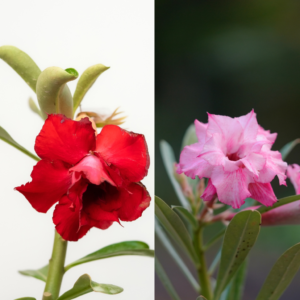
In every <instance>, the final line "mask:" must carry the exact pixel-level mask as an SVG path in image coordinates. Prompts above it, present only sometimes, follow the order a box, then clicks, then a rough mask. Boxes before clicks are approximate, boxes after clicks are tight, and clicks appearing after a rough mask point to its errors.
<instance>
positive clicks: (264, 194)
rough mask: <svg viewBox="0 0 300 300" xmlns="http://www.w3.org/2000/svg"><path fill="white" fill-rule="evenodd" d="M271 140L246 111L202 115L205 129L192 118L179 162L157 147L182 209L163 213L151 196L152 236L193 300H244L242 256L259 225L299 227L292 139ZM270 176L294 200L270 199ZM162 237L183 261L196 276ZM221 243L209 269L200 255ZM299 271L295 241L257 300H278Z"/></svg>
mask: <svg viewBox="0 0 300 300" xmlns="http://www.w3.org/2000/svg"><path fill="white" fill-rule="evenodd" d="M276 137H277V134H276V133H270V131H268V130H265V129H263V128H262V127H261V126H260V125H259V124H258V122H257V118H256V114H255V112H254V111H253V110H252V111H251V112H250V113H248V114H246V115H244V116H241V117H237V118H231V117H227V116H220V115H213V114H208V123H206V124H205V123H201V122H199V121H198V120H195V122H194V124H193V125H191V126H190V127H189V128H188V129H187V131H186V134H185V136H184V138H183V147H182V151H181V154H180V158H179V161H178V162H177V161H176V159H175V155H174V153H173V150H172V148H171V146H170V145H169V144H168V143H167V142H166V141H162V142H161V145H160V146H161V147H160V149H161V154H162V158H163V161H164V164H165V167H166V170H167V173H168V175H169V177H170V179H171V182H172V184H173V187H174V189H175V191H176V193H177V196H178V199H179V200H180V202H181V206H172V207H169V205H167V204H166V203H165V202H164V201H163V200H162V199H160V198H159V197H156V198H155V213H156V217H157V220H156V228H155V229H156V234H157V237H158V238H159V239H160V241H161V243H162V244H163V245H164V247H165V248H166V250H167V251H168V252H169V254H170V255H171V256H172V257H173V259H174V261H175V263H177V265H178V266H179V268H180V269H181V271H182V272H183V274H184V275H185V276H186V278H187V279H188V281H189V282H190V284H191V286H192V287H193V288H194V289H195V291H196V292H197V293H198V295H199V297H198V298H197V299H198V300H200V299H207V300H241V299H243V298H242V297H243V286H244V281H245V277H246V271H247V256H248V254H249V252H250V250H251V248H252V247H253V246H254V245H255V242H256V239H257V236H258V234H259V231H260V227H261V226H276V225H294V224H300V214H299V213H300V202H299V200H300V195H299V193H300V166H298V165H296V164H294V165H291V166H288V165H287V163H286V162H284V159H285V158H286V157H287V155H288V154H289V153H290V151H291V150H292V149H293V148H294V147H295V145H297V144H298V143H299V139H297V140H295V141H292V142H290V143H288V144H287V145H286V146H284V147H283V148H282V149H281V151H275V150H273V149H272V146H273V144H274V142H275V140H276ZM276 176H277V177H278V180H279V184H280V185H286V178H287V177H288V178H289V179H290V181H291V182H292V184H293V185H294V187H295V192H296V195H292V196H290V197H286V198H282V199H277V197H276V195H275V193H274V191H273V188H272V186H271V182H272V181H273V179H274V178H275V177H276ZM172 204H175V203H172ZM237 209H238V211H237ZM215 223H220V225H221V226H222V227H223V229H221V230H220V232H218V233H217V234H216V235H215V236H211V237H210V239H208V240H205V241H204V237H203V232H204V231H205V229H206V228H207V227H208V226H210V225H212V224H215ZM166 233H168V235H167V234H166ZM169 237H171V238H172V239H173V241H174V242H175V243H176V244H177V245H178V246H179V247H181V248H182V249H183V250H184V252H185V253H186V254H187V256H188V257H189V258H190V260H191V261H192V263H193V265H194V267H195V270H196V271H197V278H195V277H194V275H193V274H192V272H191V271H190V270H189V268H188V267H187V266H186V264H185V263H184V261H183V259H182V258H181V256H180V255H179V254H178V253H177V251H176V248H175V247H174V245H173V243H172V242H171V241H170V240H169ZM221 238H223V242H222V245H221V248H220V250H219V252H218V254H217V256H216V257H215V259H214V261H213V263H212V264H211V266H210V267H208V266H207V262H206V258H205V252H206V251H207V250H208V249H210V247H211V246H212V245H214V244H215V243H216V242H217V241H218V240H219V239H221ZM217 267H218V272H216V268H217ZM299 268H300V243H299V244H296V245H294V246H293V247H291V248H290V249H288V250H287V251H286V252H285V253H283V255H282V256H281V257H280V258H279V259H278V261H277V262H276V263H275V265H274V267H273V269H272V270H271V272H270V274H269V275H268V277H267V278H266V280H265V282H264V284H263V285H262V287H261V290H260V292H259V294H258V295H257V298H256V300H267V299H272V300H276V299H280V297H281V295H282V294H283V292H284V291H285V289H286V288H287V287H288V285H289V284H290V282H291V281H292V279H293V277H294V276H295V274H296V272H297V271H298V269H299ZM156 272H157V274H158V276H159V278H160V279H161V281H162V283H163V284H164V285H165V287H166V289H167V291H168V292H169V294H170V296H171V298H172V299H176V300H178V299H180V297H179V295H178V293H177V291H176V288H174V286H173V285H172V283H171V281H170V279H169V278H168V276H167V273H166V272H165V270H164V268H163V266H162V265H161V263H160V262H159V260H158V258H156Z"/></svg>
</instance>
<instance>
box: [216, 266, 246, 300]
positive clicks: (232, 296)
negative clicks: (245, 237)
mask: <svg viewBox="0 0 300 300" xmlns="http://www.w3.org/2000/svg"><path fill="white" fill-rule="evenodd" d="M246 271H247V260H245V261H244V262H243V263H242V265H241V266H240V268H239V269H238V271H237V272H236V274H235V275H234V277H233V278H232V281H231V283H230V284H229V285H228V286H227V288H226V290H225V292H226V293H225V292H224V293H223V294H225V297H224V300H241V299H242V295H243V290H244V284H245V277H246ZM222 296H223V295H222ZM221 300H223V299H221Z"/></svg>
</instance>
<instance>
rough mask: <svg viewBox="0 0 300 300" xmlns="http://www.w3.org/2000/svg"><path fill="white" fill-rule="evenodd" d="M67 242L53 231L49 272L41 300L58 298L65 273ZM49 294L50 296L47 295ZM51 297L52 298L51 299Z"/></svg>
mask: <svg viewBox="0 0 300 300" xmlns="http://www.w3.org/2000/svg"><path fill="white" fill-rule="evenodd" d="M67 245H68V242H67V241H65V240H64V239H63V238H62V237H61V236H60V235H59V234H58V233H57V231H55V237H54V244H53V251H52V256H51V259H50V261H49V271H48V276H47V281H46V286H45V290H44V294H43V300H49V299H51V300H56V299H57V298H58V296H59V291H60V286H61V282H62V279H63V276H64V273H65V270H64V265H65V258H66V252H67ZM49 294H50V295H49ZM51 295H52V298H51Z"/></svg>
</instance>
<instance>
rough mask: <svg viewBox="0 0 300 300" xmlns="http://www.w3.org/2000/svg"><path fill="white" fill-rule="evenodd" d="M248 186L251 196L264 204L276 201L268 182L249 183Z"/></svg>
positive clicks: (268, 204)
mask: <svg viewBox="0 0 300 300" xmlns="http://www.w3.org/2000/svg"><path fill="white" fill-rule="evenodd" d="M248 188H249V192H250V193H251V198H253V199H255V200H257V201H258V202H260V203H262V204H263V205H265V206H272V205H273V204H274V203H275V202H276V201H277V198H276V196H275V194H274V191H273V189H272V186H271V184H270V183H260V182H255V183H249V186H248Z"/></svg>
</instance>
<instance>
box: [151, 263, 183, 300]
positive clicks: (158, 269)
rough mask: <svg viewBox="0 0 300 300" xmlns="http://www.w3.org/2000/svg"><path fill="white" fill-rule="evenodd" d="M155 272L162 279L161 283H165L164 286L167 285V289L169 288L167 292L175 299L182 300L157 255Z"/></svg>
mask: <svg viewBox="0 0 300 300" xmlns="http://www.w3.org/2000/svg"><path fill="white" fill-rule="evenodd" d="M155 272H156V274H157V276H158V278H159V279H160V281H161V283H162V284H163V286H164V287H165V289H166V290H167V292H168V293H169V295H170V296H171V298H172V299H173V300H180V298H179V296H178V294H177V292H176V291H175V289H174V287H173V285H172V283H171V281H170V279H169V277H168V275H167V274H166V272H165V270H164V268H163V266H162V265H161V264H160V262H159V260H158V258H157V257H155Z"/></svg>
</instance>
